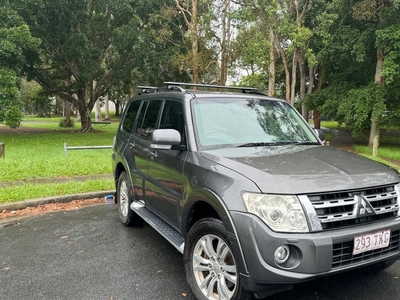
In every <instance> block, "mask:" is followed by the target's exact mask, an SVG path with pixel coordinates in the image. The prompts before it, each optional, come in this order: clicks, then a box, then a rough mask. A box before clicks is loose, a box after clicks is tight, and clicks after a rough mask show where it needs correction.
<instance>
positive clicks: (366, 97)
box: [338, 83, 386, 137]
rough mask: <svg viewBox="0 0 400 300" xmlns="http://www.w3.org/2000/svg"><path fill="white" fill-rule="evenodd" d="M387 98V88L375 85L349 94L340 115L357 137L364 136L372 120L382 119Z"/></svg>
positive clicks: (340, 107) (351, 91)
mask: <svg viewBox="0 0 400 300" xmlns="http://www.w3.org/2000/svg"><path fill="white" fill-rule="evenodd" d="M385 97H386V90H385V88H384V87H383V86H380V85H378V84H375V83H371V84H370V85H368V86H365V87H360V88H356V89H352V90H350V91H349V92H348V95H347V97H346V98H345V99H343V101H342V102H341V103H340V106H339V110H338V114H339V115H341V116H342V120H343V122H344V123H345V124H346V126H347V127H348V128H349V129H351V131H352V134H353V135H354V136H355V137H360V136H362V133H363V131H364V130H365V129H368V128H369V126H370V124H371V119H372V118H378V119H381V118H382V115H383V113H384V111H385V109H386V106H385Z"/></svg>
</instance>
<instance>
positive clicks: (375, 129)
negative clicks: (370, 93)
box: [368, 47, 385, 156]
mask: <svg viewBox="0 0 400 300" xmlns="http://www.w3.org/2000/svg"><path fill="white" fill-rule="evenodd" d="M383 60H384V53H383V49H382V48H381V47H378V48H377V49H376V68H375V83H376V84H379V85H384V84H385V78H384V77H383V76H382V68H383ZM372 114H373V115H375V116H373V117H372V119H371V131H370V133H369V141H368V146H370V147H372V148H373V149H375V151H373V153H372V155H373V156H374V155H375V156H376V155H377V152H378V148H379V138H380V132H379V130H380V117H379V116H378V115H376V114H374V112H372Z"/></svg>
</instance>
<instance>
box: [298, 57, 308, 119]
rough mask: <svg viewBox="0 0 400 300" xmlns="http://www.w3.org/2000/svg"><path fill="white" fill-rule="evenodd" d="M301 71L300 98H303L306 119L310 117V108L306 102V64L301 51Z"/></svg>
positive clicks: (303, 110)
mask: <svg viewBox="0 0 400 300" xmlns="http://www.w3.org/2000/svg"><path fill="white" fill-rule="evenodd" d="M298 63H299V71H300V100H301V114H302V116H303V118H304V119H306V120H307V119H308V109H307V105H306V103H305V101H304V100H305V99H306V66H305V61H304V56H303V53H300V55H299V58H298Z"/></svg>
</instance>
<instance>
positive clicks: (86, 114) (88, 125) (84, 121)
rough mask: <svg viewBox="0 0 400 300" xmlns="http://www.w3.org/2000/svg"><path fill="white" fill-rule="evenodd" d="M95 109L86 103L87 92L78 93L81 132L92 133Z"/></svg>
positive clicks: (80, 91)
mask: <svg viewBox="0 0 400 300" xmlns="http://www.w3.org/2000/svg"><path fill="white" fill-rule="evenodd" d="M92 108H93V107H89V106H88V105H86V102H85V90H79V91H78V107H77V110H78V112H79V115H80V118H81V125H82V126H81V132H92V131H94V130H93V127H92V119H91V116H90V114H91V112H92Z"/></svg>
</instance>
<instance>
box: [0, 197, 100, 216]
mask: <svg viewBox="0 0 400 300" xmlns="http://www.w3.org/2000/svg"><path fill="white" fill-rule="evenodd" d="M102 203H104V198H93V199H88V200H74V201H71V202H67V203H51V204H43V205H39V206H36V207H27V208H25V209H19V210H13V211H8V210H3V211H2V212H0V219H4V218H10V217H18V216H30V215H39V214H43V213H49V212H54V211H67V210H73V209H80V208H82V207H84V206H88V205H95V204H102Z"/></svg>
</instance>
